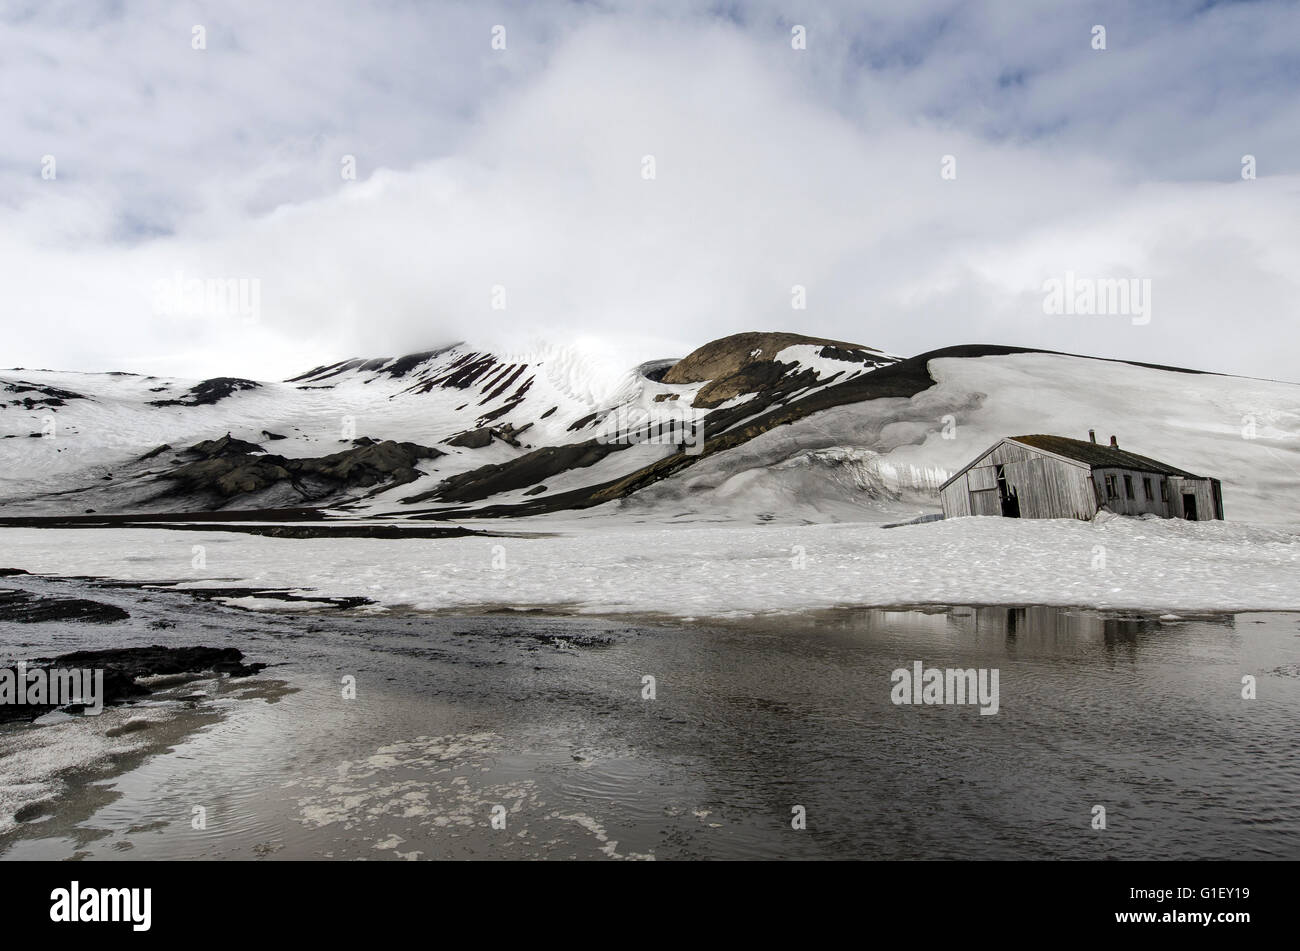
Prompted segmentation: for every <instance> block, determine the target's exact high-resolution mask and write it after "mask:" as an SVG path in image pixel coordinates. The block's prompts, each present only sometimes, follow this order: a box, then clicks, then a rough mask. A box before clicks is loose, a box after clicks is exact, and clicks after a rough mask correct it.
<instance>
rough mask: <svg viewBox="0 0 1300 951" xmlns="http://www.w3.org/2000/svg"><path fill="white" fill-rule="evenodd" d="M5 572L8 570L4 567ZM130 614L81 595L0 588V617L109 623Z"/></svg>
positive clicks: (23, 620) (23, 621) (35, 621)
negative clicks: (49, 595) (60, 595)
mask: <svg viewBox="0 0 1300 951" xmlns="http://www.w3.org/2000/svg"><path fill="white" fill-rule="evenodd" d="M6 573H7V574H8V573H12V569H7V570H6ZM130 616H131V615H130V614H128V613H127V612H126V611H124V610H123V609H122V608H119V607H118V606H117V605H115V604H101V603H99V602H98V601H87V600H86V599H84V598H41V597H37V596H36V595H33V594H30V593H28V592H26V591H16V590H13V589H11V588H0V621H16V622H18V623H19V624H40V623H43V622H45V621H79V622H91V623H96V624H109V623H112V622H113V621H125V620H126V619H127V618H129V617H130Z"/></svg>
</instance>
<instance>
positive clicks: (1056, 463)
mask: <svg viewBox="0 0 1300 951" xmlns="http://www.w3.org/2000/svg"><path fill="white" fill-rule="evenodd" d="M1003 474H1004V475H1005V476H1006V480H1007V488H1008V490H1009V491H1014V492H1015V493H1016V497H1017V498H1018V499H1019V500H1020V517H1021V518H1081V519H1089V518H1092V517H1093V515H1095V514H1096V513H1097V497H1096V493H1095V492H1094V490H1093V487H1092V481H1091V480H1090V479H1089V478H1088V470H1087V468H1086V467H1084V466H1079V465H1073V464H1071V463H1068V462H1065V461H1063V460H1060V459H1057V458H1055V457H1053V456H1046V455H1043V456H1038V457H1037V458H1033V459H1026V460H1024V461H1023V462H1012V463H1008V464H1007V465H1006V466H1005V467H1004V468H1003Z"/></svg>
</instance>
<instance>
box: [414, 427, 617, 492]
mask: <svg viewBox="0 0 1300 951" xmlns="http://www.w3.org/2000/svg"><path fill="white" fill-rule="evenodd" d="M626 448H627V445H626V444H621V443H601V442H597V441H596V440H594V439H589V440H587V441H586V442H580V443H574V444H572V445H568V446H545V447H543V448H541V449H534V450H533V451H532V452H529V453H526V454H524V455H522V456H520V457H519V458H517V459H511V460H510V461H509V462H503V463H498V464H497V465H491V466H481V467H479V468H478V469H471V470H470V471H469V472H462V473H461V474H460V475H455V476H452V477H451V478H450V479H445V480H444V481H443V482H441V483H440V484H439V485H438V487H437V488H435V489H431V490H430V491H428V492H422V493H420V494H419V495H414V496H411V497H410V498H406V499H403V500H402V501H403V502H423V501H425V500H427V499H436V500H438V501H442V502H476V501H479V500H480V499H486V498H488V497H489V496H492V495H496V494H497V493H498V492H511V491H513V490H515V489H522V488H525V487H528V486H532V485H534V484H536V483H538V482H542V481H543V480H545V479H549V478H552V477H553V476H557V475H559V474H560V473H562V472H567V471H569V470H570V469H583V468H586V467H587V466H592V465H595V464H596V463H597V462H600V460H602V459H604V458H605V457H606V456H608V455H609V454H610V453H611V452H616V451H618V450H620V449H626Z"/></svg>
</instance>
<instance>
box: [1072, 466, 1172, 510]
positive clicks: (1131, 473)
mask: <svg viewBox="0 0 1300 951" xmlns="http://www.w3.org/2000/svg"><path fill="white" fill-rule="evenodd" d="M1107 476H1113V477H1114V479H1115V488H1116V491H1117V492H1118V493H1119V498H1115V499H1110V498H1107V497H1106V477H1107ZM1125 476H1128V477H1129V478H1130V479H1132V480H1133V498H1131V499H1130V498H1128V497H1127V495H1126V493H1125V487H1124V477H1125ZM1166 478H1167V476H1163V475H1160V474H1159V473H1158V472H1142V471H1140V470H1138V469H1094V470H1092V480H1093V482H1094V483H1095V484H1096V487H1097V498H1099V499H1101V504H1102V505H1103V506H1105V507H1106V508H1107V509H1109V510H1110V511H1112V512H1114V513H1116V514H1117V515H1146V514H1151V515H1159V516H1160V517H1161V518H1169V517H1170V516H1171V515H1173V516H1177V515H1181V514H1182V509H1178V511H1177V512H1174V511H1172V510H1171V505H1172V501H1173V493H1172V491H1171V492H1170V500H1171V501H1170V502H1162V501H1161V500H1160V483H1161V482H1163V481H1165V479H1166ZM1143 479H1150V480H1151V492H1152V494H1153V495H1154V496H1155V498H1154V499H1152V500H1151V501H1147V497H1146V490H1145V489H1144V487H1143V484H1142V480H1143ZM1179 502H1180V504H1181V499H1180V500H1179Z"/></svg>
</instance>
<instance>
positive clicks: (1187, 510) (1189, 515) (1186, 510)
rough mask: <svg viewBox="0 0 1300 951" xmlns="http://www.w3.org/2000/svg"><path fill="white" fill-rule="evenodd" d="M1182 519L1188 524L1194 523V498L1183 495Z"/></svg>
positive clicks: (1186, 494)
mask: <svg viewBox="0 0 1300 951" xmlns="http://www.w3.org/2000/svg"><path fill="white" fill-rule="evenodd" d="M1183 518H1185V519H1187V521H1189V522H1194V521H1196V496H1194V495H1191V494H1190V493H1187V492H1184V493H1183Z"/></svg>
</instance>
